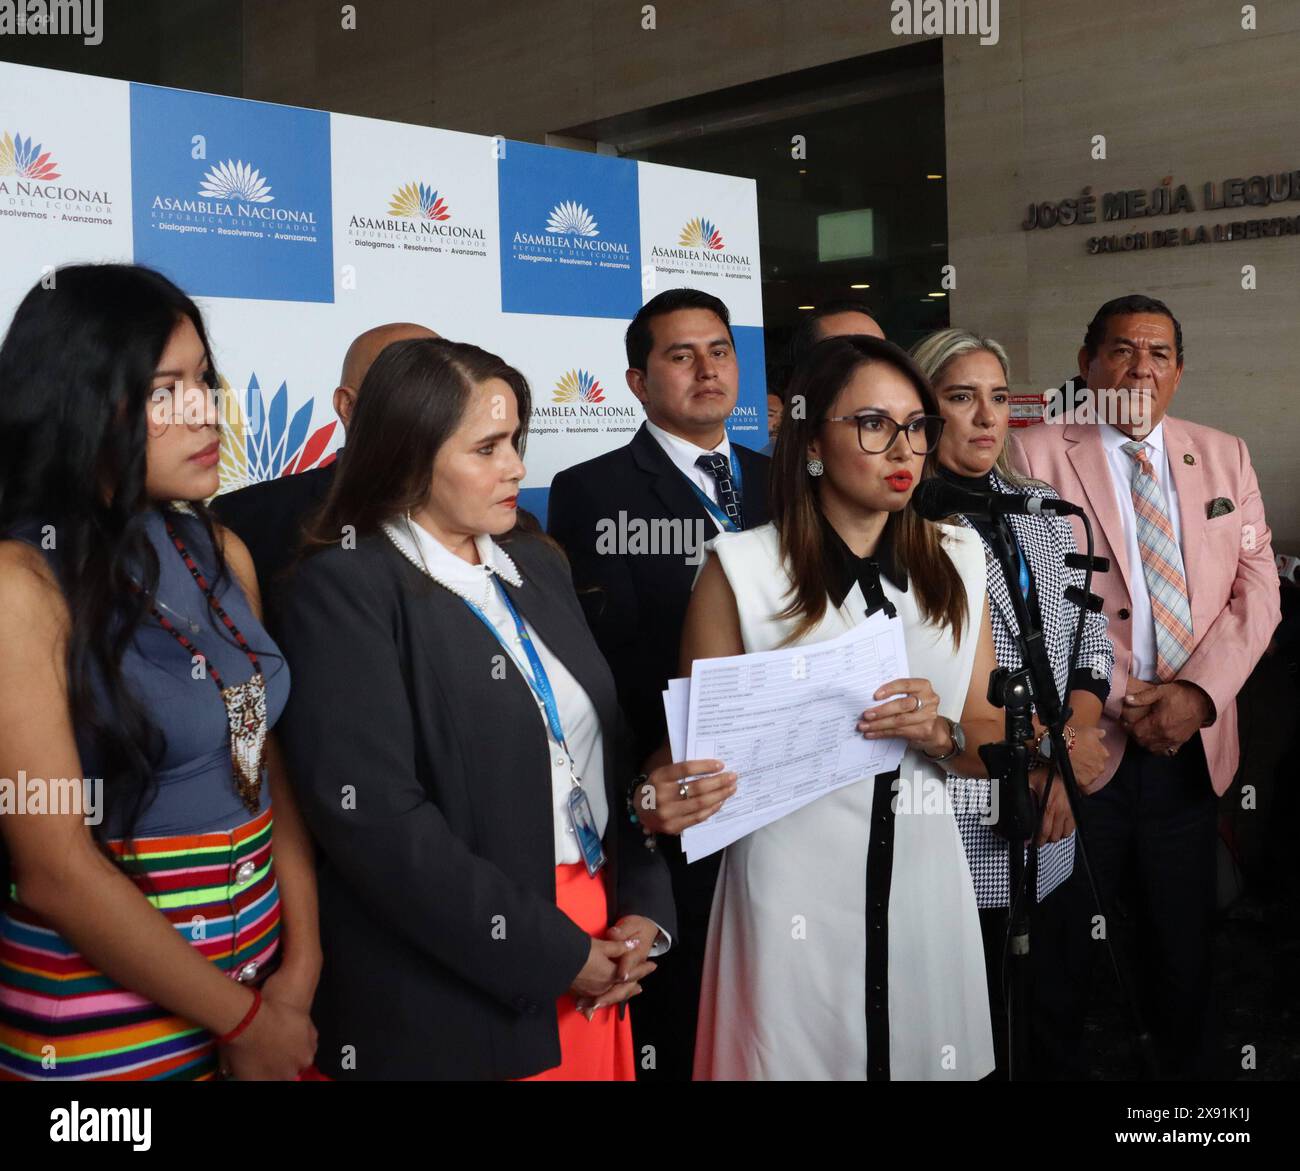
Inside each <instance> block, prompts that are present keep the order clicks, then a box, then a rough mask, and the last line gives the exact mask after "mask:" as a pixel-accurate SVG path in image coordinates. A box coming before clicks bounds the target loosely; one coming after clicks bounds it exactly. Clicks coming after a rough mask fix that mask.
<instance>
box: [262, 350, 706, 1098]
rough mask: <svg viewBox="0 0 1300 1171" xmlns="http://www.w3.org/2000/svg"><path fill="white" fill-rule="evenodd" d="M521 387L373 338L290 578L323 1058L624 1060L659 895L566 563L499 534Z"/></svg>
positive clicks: (487, 1071)
mask: <svg viewBox="0 0 1300 1171" xmlns="http://www.w3.org/2000/svg"><path fill="white" fill-rule="evenodd" d="M529 409H530V408H529V391H528V384H527V383H526V381H525V380H524V378H523V376H522V375H521V374H520V373H519V372H518V371H517V370H515V369H513V368H512V367H510V366H508V365H507V364H506V363H505V362H503V361H502V360H501V359H500V358H498V357H495V356H494V355H492V354H489V353H486V352H485V351H483V350H481V349H479V348H478V347H476V346H471V345H464V344H460V343H456V342H449V341H442V340H437V341H434V340H427V339H418V340H407V341H400V342H395V343H393V344H392V345H390V346H388V347H387V348H386V349H385V350H384V351H383V353H381V354H380V356H379V357H378V359H377V360H376V361H375V363H374V365H373V366H372V367H371V368H370V372H369V373H368V374H367V375H366V378H365V381H364V383H363V384H362V387H361V393H360V395H359V396H358V401H357V407H356V412H355V414H354V415H353V418H352V425H351V427H350V428H349V430H348V454H347V459H346V460H344V461H343V462H342V466H341V467H340V469H339V473H338V476H337V477H336V478H335V481H334V484H333V487H332V489H331V492H330V496H329V498H328V499H327V501H326V504H325V506H324V509H323V511H322V513H321V515H320V516H319V518H317V520H316V522H315V525H314V529H313V530H312V532H311V533H310V534H309V536H310V538H311V540H312V542H313V545H312V547H313V548H314V551H312V552H309V554H308V555H307V556H306V557H305V558H304V559H303V561H302V562H301V564H300V566H299V567H298V569H297V571H296V573H295V574H294V575H293V576H292V577H291V578H290V580H289V583H288V589H287V590H286V595H285V605H284V613H283V619H282V623H281V630H280V633H281V638H282V641H283V643H284V646H285V649H286V651H287V653H288V654H289V657H290V659H291V660H292V661H293V664H294V672H295V675H294V694H293V697H292V698H291V700H290V703H289V707H288V709H287V710H286V713H285V719H284V738H285V749H286V753H287V756H288V759H289V761H290V763H291V764H292V766H293V776H294V780H295V783H297V784H298V785H299V789H300V794H301V799H302V803H303V812H304V814H305V816H306V819H307V822H308V824H309V825H310V827H311V829H312V831H313V833H314V835H315V837H316V839H317V841H318V842H319V844H320V847H321V867H320V891H321V936H322V941H323V946H324V953H325V966H324V973H323V975H322V979H321V985H320V991H319V994H318V996H317V999H316V1004H315V1010H314V1014H313V1015H314V1018H315V1019H316V1021H317V1023H318V1025H319V1026H320V1029H321V1046H320V1058H319V1061H320V1066H321V1068H322V1070H323V1071H324V1072H325V1073H327V1074H329V1075H331V1076H333V1077H339V1078H346V1079H413V1078H497V1079H499V1078H523V1077H530V1076H536V1075H542V1076H544V1077H546V1078H548V1079H555V1078H565V1079H601V1080H607V1079H630V1078H631V1077H632V1076H633V1072H634V1062H633V1054H632V1049H631V1033H630V1021H628V1020H627V1019H626V1018H625V1016H624V1010H623V1004H624V1002H626V1001H627V1000H628V999H629V998H630V997H632V996H634V995H635V994H636V993H637V992H638V991H639V990H640V983H639V982H640V981H641V980H642V979H644V978H645V977H646V976H648V975H649V974H650V973H651V972H652V971H653V970H654V968H655V964H654V962H653V961H652V960H651V959H650V957H651V956H652V955H655V954H658V953H659V952H661V951H663V950H665V949H666V947H667V946H668V944H669V942H670V937H671V934H672V932H673V929H674V925H673V907H672V893H671V889H670V886H669V880H668V871H667V868H666V867H665V866H664V864H663V861H662V859H661V858H660V857H659V855H658V854H657V853H655V852H653V851H651V850H648V849H647V848H646V847H645V845H644V841H645V839H643V837H642V835H641V833H640V832H639V830H638V829H637V827H636V826H635V824H634V823H633V821H632V820H631V818H630V816H629V803H628V794H629V790H630V787H631V784H632V781H633V778H632V775H631V773H632V764H631V754H630V747H629V744H628V742H627V738H626V735H625V733H624V730H623V726H622V720H621V716H620V713H619V710H618V703H617V698H616V694H615V690H614V680H613V677H612V676H611V674H610V671H609V668H608V667H607V666H606V664H605V660H604V659H603V658H602V657H601V654H600V651H599V649H598V648H597V646H596V643H595V641H594V640H593V638H592V636H591V632H590V630H589V629H588V627H587V623H586V620H585V618H584V617H583V613H582V609H581V607H580V605H579V603H578V599H577V596H576V595H575V593H574V589H573V583H572V580H571V578H570V575H569V569H568V564H567V562H566V561H565V560H564V556H563V554H562V553H560V552H559V550H558V549H557V547H555V546H554V544H553V543H551V542H550V541H549V540H547V539H545V538H541V537H538V536H534V535H530V534H527V533H523V532H519V531H518V530H516V531H513V532H512V531H511V530H512V529H514V527H515V521H516V510H517V503H518V493H519V482H520V480H521V479H522V478H523V475H524V465H523V462H522V459H521V455H522V452H523V447H524V439H525V435H526V429H527V422H528V415H529ZM687 767H689V766H675V765H669V766H665V767H664V768H663V769H661V770H658V771H659V773H660V774H661V775H662V776H663V777H673V778H676V777H681V776H685V775H686V770H687ZM696 767H697V768H698V767H699V765H698V763H697V764H696ZM714 767H717V766H716V764H715V765H714ZM633 1011H635V1007H634V1008H633Z"/></svg>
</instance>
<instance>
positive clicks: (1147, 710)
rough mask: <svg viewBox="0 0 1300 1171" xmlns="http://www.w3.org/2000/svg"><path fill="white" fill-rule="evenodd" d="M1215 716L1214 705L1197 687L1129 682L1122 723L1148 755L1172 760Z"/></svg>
mask: <svg viewBox="0 0 1300 1171" xmlns="http://www.w3.org/2000/svg"><path fill="white" fill-rule="evenodd" d="M1213 714H1214V704H1213V703H1212V702H1211V701H1210V697H1209V696H1208V695H1206V694H1205V692H1204V691H1202V690H1201V689H1200V688H1199V687H1197V686H1196V684H1195V683H1186V682H1183V681H1182V680H1179V679H1175V680H1173V681H1172V682H1171V683H1144V682H1143V681H1142V680H1141V679H1130V680H1129V681H1128V691H1127V693H1126V694H1125V696H1124V708H1123V712H1122V714H1121V716H1120V723H1121V724H1123V726H1124V730H1125V731H1126V732H1127V733H1128V734H1129V736H1130V737H1132V738H1133V739H1134V740H1136V741H1137V742H1138V743H1139V744H1140V745H1141V746H1142V747H1143V748H1145V749H1146V750H1147V751H1148V752H1154V753H1156V754H1158V755H1160V756H1173V755H1174V753H1176V752H1177V751H1178V750H1179V749H1180V748H1181V747H1182V746H1183V745H1184V744H1186V743H1187V741H1188V740H1190V739H1191V738H1192V737H1193V736H1195V735H1196V733H1197V732H1198V731H1200V729H1201V728H1203V727H1204V726H1205V725H1206V723H1208V722H1209V720H1210V719H1211V717H1212V716H1213Z"/></svg>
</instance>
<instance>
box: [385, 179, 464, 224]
mask: <svg viewBox="0 0 1300 1171" xmlns="http://www.w3.org/2000/svg"><path fill="white" fill-rule="evenodd" d="M388 213H389V215H400V216H413V217H415V218H416V219H421V220H449V219H451V211H450V210H449V209H448V207H447V205H446V204H445V203H444V202H443V201H442V200H441V199H439V198H438V193H437V192H436V191H435V190H434V189H433V188H432V187H430V186H429V185H428V184H427V183H407V184H406V186H405V187H399V188H398V189H397V192H396V194H394V196H393V198H392V200H391V202H390V203H389V204H388Z"/></svg>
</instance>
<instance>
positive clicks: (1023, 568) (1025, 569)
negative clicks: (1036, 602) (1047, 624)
mask: <svg viewBox="0 0 1300 1171" xmlns="http://www.w3.org/2000/svg"><path fill="white" fill-rule="evenodd" d="M1016 557H1017V558H1019V560H1020V592H1021V593H1022V594H1024V595H1025V601H1029V563H1028V562H1027V561H1026V560H1025V555H1024V553H1022V552H1021V551H1020V542H1019V541H1017V542H1016Z"/></svg>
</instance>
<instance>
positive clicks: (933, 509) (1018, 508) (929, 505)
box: [912, 476, 1083, 520]
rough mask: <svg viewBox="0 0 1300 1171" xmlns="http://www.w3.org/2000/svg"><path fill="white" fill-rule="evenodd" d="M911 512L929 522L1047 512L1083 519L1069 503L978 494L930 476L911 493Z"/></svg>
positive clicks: (1036, 497)
mask: <svg viewBox="0 0 1300 1171" xmlns="http://www.w3.org/2000/svg"><path fill="white" fill-rule="evenodd" d="M912 510H913V511H914V512H915V513H916V514H917V515H918V516H921V517H924V518H925V519H926V520H943V519H944V518H945V517H949V516H954V515H957V514H961V515H962V516H973V517H976V518H978V519H981V520H992V519H993V518H994V517H998V516H1038V515H1040V514H1042V513H1045V512H1054V513H1056V514H1058V515H1060V516H1082V515H1083V509H1082V508H1080V507H1079V506H1078V505H1077V504H1071V503H1070V502H1069V501H1068V500H1057V499H1052V498H1050V497H1043V496H1017V495H1014V494H1012V493H1010V492H977V491H975V490H974V489H972V488H963V487H961V486H959V485H957V484H953V483H951V482H950V481H948V480H945V479H943V478H942V477H941V476H930V477H928V478H927V479H924V480H922V481H921V482H920V483H919V484H918V485H917V486H916V491H915V492H913V493H912Z"/></svg>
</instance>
